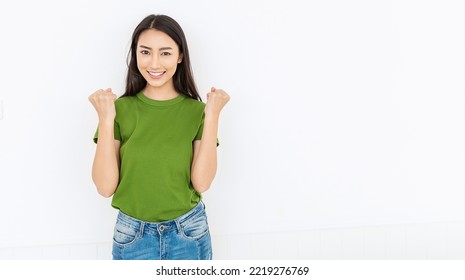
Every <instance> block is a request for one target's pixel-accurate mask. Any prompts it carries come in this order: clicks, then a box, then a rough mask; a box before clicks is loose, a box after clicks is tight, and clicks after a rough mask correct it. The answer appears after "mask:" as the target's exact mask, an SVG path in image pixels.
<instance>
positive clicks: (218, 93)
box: [205, 87, 229, 116]
mask: <svg viewBox="0 0 465 280" xmlns="http://www.w3.org/2000/svg"><path fill="white" fill-rule="evenodd" d="M228 101H229V95H228V94H227V93H226V92H225V91H224V90H222V89H216V88H214V87H212V88H211V92H209V93H207V105H206V106H205V114H206V115H207V114H212V115H216V116H219V115H220V112H221V110H222V109H223V107H224V105H226V103H228Z"/></svg>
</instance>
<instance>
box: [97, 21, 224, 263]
mask: <svg viewBox="0 0 465 280" xmlns="http://www.w3.org/2000/svg"><path fill="white" fill-rule="evenodd" d="M128 60H129V64H128V73H127V79H126V90H125V93H124V94H123V95H122V96H121V97H120V98H118V99H117V98H116V95H115V94H114V93H113V92H112V90H111V89H106V90H98V91H96V92H95V93H93V94H92V95H90V96H89V100H90V102H91V103H92V105H93V106H94V108H95V110H96V111H97V114H98V118H99V123H98V128H97V131H96V133H95V136H94V141H95V143H97V148H96V153H95V158H94V162H93V166H92V179H93V181H94V183H95V185H96V187H97V190H98V192H99V193H100V194H101V195H103V196H105V197H110V196H112V195H113V198H112V206H113V207H114V208H116V209H119V213H118V218H117V221H116V225H115V231H114V236H113V259H211V258H212V249H211V238H210V233H209V229H208V222H207V217H206V214H205V205H204V203H203V202H202V200H201V199H202V196H201V193H202V192H205V191H206V190H208V189H209V187H210V185H211V183H212V181H213V179H214V177H215V174H216V168H217V155H216V147H217V145H218V142H217V132H218V120H219V115H220V112H221V110H222V108H223V107H224V106H225V104H226V103H227V102H228V101H229V96H228V94H227V93H226V92H224V91H223V90H220V89H215V88H214V87H212V89H211V92H209V93H208V94H207V102H206V104H205V103H203V102H201V98H200V96H199V94H198V92H197V89H196V85H195V82H194V79H193V75H192V70H191V66H190V60H189V51H188V47H187V41H186V38H185V35H184V32H183V30H182V29H181V27H180V26H179V24H178V23H177V22H176V21H175V20H174V19H172V18H171V17H168V16H166V15H150V16H147V17H146V18H145V19H143V20H142V21H141V22H140V23H139V25H138V26H137V27H136V29H135V30H134V33H133V35H132V43H131V49H130V52H129V56H128Z"/></svg>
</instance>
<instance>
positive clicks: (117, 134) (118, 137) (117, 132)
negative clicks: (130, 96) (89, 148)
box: [94, 121, 121, 144]
mask: <svg viewBox="0 0 465 280" xmlns="http://www.w3.org/2000/svg"><path fill="white" fill-rule="evenodd" d="M114 124H115V125H114V134H115V140H119V141H121V132H120V129H119V125H118V123H117V122H116V121H115V123H114ZM97 140H98V126H97V129H96V131H95V134H94V143H95V144H97Z"/></svg>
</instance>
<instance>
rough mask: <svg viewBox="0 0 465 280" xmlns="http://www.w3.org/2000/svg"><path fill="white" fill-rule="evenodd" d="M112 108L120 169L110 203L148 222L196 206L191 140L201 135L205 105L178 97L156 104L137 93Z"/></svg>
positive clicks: (174, 216) (197, 196) (196, 194)
mask: <svg viewBox="0 0 465 280" xmlns="http://www.w3.org/2000/svg"><path fill="white" fill-rule="evenodd" d="M115 107H116V118H115V139H117V140H120V141H121V147H120V162H121V166H120V178H119V184H118V187H117V189H116V192H115V194H114V195H113V199H112V203H111V205H112V206H113V207H114V208H116V209H120V210H121V211H122V212H123V213H125V214H127V215H129V216H132V217H134V218H136V219H139V220H142V221H147V222H161V221H166V220H171V219H174V218H177V217H179V216H181V215H182V214H184V213H186V212H188V211H189V210H191V209H192V208H193V207H195V206H196V205H197V203H198V202H199V201H200V200H201V194H200V193H198V192H197V191H195V190H194V188H193V186H192V183H191V177H190V174H191V162H192V155H193V148H192V142H193V141H194V140H200V139H201V137H202V131H203V123H204V108H205V103H203V102H201V101H198V100H195V99H192V98H189V97H186V96H185V95H182V94H181V95H179V96H178V97H176V98H174V99H170V100H166V101H159V100H153V99H150V98H148V97H146V96H145V95H144V94H143V93H138V94H137V95H136V96H128V97H122V98H119V99H117V100H116V101H115ZM97 138H98V129H97V131H96V133H95V136H94V142H95V143H97Z"/></svg>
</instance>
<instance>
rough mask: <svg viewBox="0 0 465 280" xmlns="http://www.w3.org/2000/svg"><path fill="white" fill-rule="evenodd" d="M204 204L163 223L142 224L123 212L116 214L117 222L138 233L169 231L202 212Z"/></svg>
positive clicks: (200, 203) (201, 202)
mask: <svg viewBox="0 0 465 280" xmlns="http://www.w3.org/2000/svg"><path fill="white" fill-rule="evenodd" d="M204 209H205V204H204V203H203V201H200V202H199V203H198V204H197V205H196V206H195V207H194V208H192V209H191V210H190V211H189V212H187V213H185V214H183V215H181V216H179V217H178V218H176V219H173V220H168V221H163V222H144V221H141V220H139V219H136V218H133V217H131V216H128V215H126V214H124V213H123V212H121V211H119V212H118V222H121V223H123V224H126V225H127V226H130V227H132V228H136V229H139V230H140V231H149V232H151V231H165V232H166V231H171V230H176V229H179V225H180V224H182V223H183V222H185V221H187V220H189V218H191V217H192V216H194V215H195V214H197V213H198V212H200V211H204Z"/></svg>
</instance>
